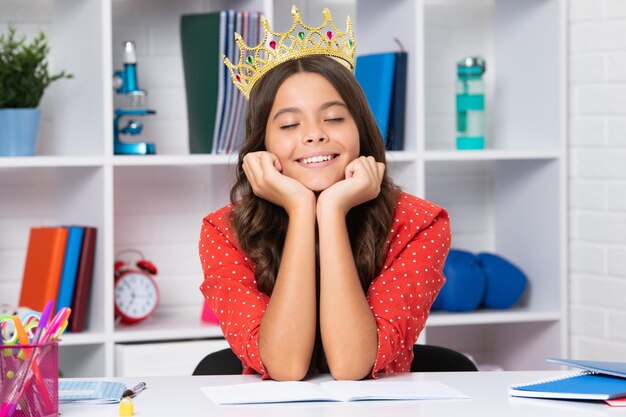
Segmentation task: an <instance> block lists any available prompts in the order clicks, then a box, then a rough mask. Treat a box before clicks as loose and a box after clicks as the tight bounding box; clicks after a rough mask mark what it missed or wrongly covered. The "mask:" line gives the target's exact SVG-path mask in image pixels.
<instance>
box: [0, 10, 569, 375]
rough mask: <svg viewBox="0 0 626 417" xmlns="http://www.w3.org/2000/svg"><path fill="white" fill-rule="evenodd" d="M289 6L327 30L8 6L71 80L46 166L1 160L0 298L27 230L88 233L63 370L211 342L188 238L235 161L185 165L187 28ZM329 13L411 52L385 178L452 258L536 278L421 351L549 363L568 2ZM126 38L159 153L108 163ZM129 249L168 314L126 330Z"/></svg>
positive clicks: (49, 131) (151, 13)
mask: <svg viewBox="0 0 626 417" xmlns="http://www.w3.org/2000/svg"><path fill="white" fill-rule="evenodd" d="M42 3H43V4H42ZM292 3H295V4H297V5H298V6H299V8H300V10H301V12H302V15H303V18H304V20H305V21H307V22H311V23H315V22H316V21H318V20H320V16H321V14H320V11H321V6H320V5H319V4H318V3H319V2H318V1H315V2H313V1H309V2H305V1H292V0H257V1H255V0H249V1H245V0H241V1H236V2H231V1H218V0H184V1H180V2H170V1H167V0H150V1H148V0H126V1H121V0H81V1H78V2H76V1H73V0H54V1H51V0H48V1H44V2H41V1H34V0H27V1H20V2H15V1H11V0H0V10H2V13H1V14H0V29H2V28H4V27H6V24H7V23H8V22H14V23H15V24H16V25H17V26H18V28H20V29H21V30H26V31H29V32H31V33H36V32H38V31H39V30H45V31H46V32H47V33H48V35H49V37H50V38H51V42H52V59H53V61H52V62H53V64H54V67H55V68H58V69H65V70H68V71H70V72H73V73H74V74H75V79H74V80H72V81H62V82H58V83H56V85H53V87H52V88H51V89H50V90H49V92H48V93H47V94H46V97H45V99H44V102H43V104H42V108H43V112H44V121H43V126H42V132H41V135H40V146H39V155H38V156H36V157H32V158H0V230H1V231H2V233H0V303H8V304H15V303H17V300H18V297H19V290H20V285H21V273H22V268H23V260H24V257H25V251H26V245H27V239H28V231H29V228H30V227H31V226H35V225H47V224H63V223H82V224H89V225H94V226H96V227H97V228H98V233H99V234H98V242H97V253H96V263H95V275H94V283H93V289H92V294H91V303H90V312H89V321H88V323H89V325H88V329H87V331H86V332H84V333H81V334H68V335H66V336H65V337H64V339H63V341H62V343H61V349H60V356H61V368H62V370H63V371H64V373H65V375H66V376H111V375H114V374H115V373H118V374H119V373H120V372H121V371H120V370H119V367H117V366H116V363H117V365H119V364H120V361H121V358H120V357H119V354H120V353H119V352H121V349H122V348H123V347H125V346H130V347H131V348H132V350H133V351H134V352H135V353H137V352H139V353H141V352H153V350H154V348H155V347H158V345H159V344H162V345H163V346H169V345H170V344H169V343H165V342H170V343H179V342H181V341H183V342H182V343H184V341H197V340H212V339H219V338H220V337H221V334H220V331H219V328H217V327H216V326H208V325H204V324H201V323H200V321H199V313H200V305H201V301H202V300H201V296H200V292H199V290H198V286H199V284H200V282H201V279H202V274H201V270H200V265H199V260H198V257H197V240H198V233H199V231H200V224H201V223H200V222H201V219H202V217H203V216H204V215H206V214H207V213H209V212H210V211H212V210H214V209H216V208H218V207H220V206H222V205H223V204H225V203H226V202H227V198H228V190H229V185H230V181H231V178H232V169H233V165H234V162H235V160H236V157H234V156H223V155H219V156H217V155H188V151H187V149H186V142H187V131H186V120H185V117H184V116H185V114H186V113H185V100H184V84H183V79H182V63H181V60H180V47H179V45H178V43H179V38H178V27H179V26H178V25H179V19H180V15H181V14H184V13H200V12H207V11H212V10H219V9H223V8H237V9H255V10H264V11H265V13H266V15H267V16H268V17H269V18H270V21H271V22H273V23H274V27H275V28H276V29H278V30H285V29H286V28H287V27H288V26H289V21H290V15H289V10H290V7H291V4H292ZM330 6H331V8H332V10H333V14H334V17H335V21H336V23H337V24H338V26H339V27H342V26H343V22H344V21H345V15H346V14H348V13H349V14H350V15H351V17H352V19H353V21H354V24H355V30H356V34H357V37H358V42H359V43H358V47H359V53H370V52H378V51H387V50H390V49H395V45H396V44H395V42H394V41H393V39H394V38H398V39H399V40H400V41H401V42H402V44H403V45H404V48H405V49H406V50H408V51H409V52H410V55H409V57H410V58H409V71H408V75H409V76H408V89H409V93H408V94H407V97H408V100H407V124H406V134H407V136H406V139H405V147H406V150H405V151H403V152H392V153H390V154H389V169H390V172H391V175H392V177H393V178H394V180H395V181H396V182H397V183H398V184H400V185H401V186H402V187H403V188H405V189H406V190H407V191H409V192H411V193H413V194H416V195H419V196H423V197H425V198H426V199H429V200H432V201H434V202H436V203H438V204H441V205H443V206H444V207H446V208H447V209H448V210H449V212H450V215H451V218H452V231H453V247H456V248H463V249H467V250H471V251H474V252H480V251H491V252H497V253H499V254H502V255H503V256H505V257H507V258H509V259H511V260H512V261H513V262H515V263H516V264H517V265H519V266H520V267H521V268H522V269H523V270H524V271H525V272H526V273H527V275H528V278H529V280H530V286H529V290H528V292H527V294H526V295H525V296H524V298H523V300H521V301H520V303H519V305H517V306H516V307H515V308H513V309H511V310H507V311H489V310H480V311H476V312H471V313H463V314H449V313H444V312H435V313H433V314H432V315H431V318H430V319H429V321H428V324H427V329H426V330H425V332H424V334H423V336H422V337H421V339H420V342H426V343H433V344H443V345H447V346H450V347H452V348H456V349H459V350H462V351H465V352H468V353H470V354H472V355H473V356H474V358H475V359H477V360H478V361H479V362H480V363H490V364H497V365H499V366H501V367H503V368H504V369H510V370H513V369H538V368H542V367H543V361H544V358H545V357H546V356H549V355H556V356H558V355H565V354H566V353H567V349H568V348H567V337H566V336H567V334H566V331H567V304H566V303H567V286H566V263H565V259H566V242H567V240H566V226H567V225H566V213H567V212H566V195H565V193H566V162H567V161H566V146H565V137H566V133H565V120H566V117H565V111H566V106H565V79H566V68H565V65H566V64H565V49H566V42H565V33H566V30H565V11H564V9H565V0H526V1H518V0H474V1H471V2H468V1H460V0H392V1H386V2H379V1H375V0H349V1H339V0H337V1H335V2H330ZM126 39H133V40H135V41H136V42H137V45H138V54H139V57H138V59H139V70H140V73H139V76H140V80H139V82H140V86H141V87H142V88H144V89H145V90H147V91H148V94H149V100H152V101H151V102H150V105H151V107H154V108H156V110H157V115H156V116H151V118H146V119H145V120H144V121H145V124H146V131H145V132H144V134H142V136H141V138H142V140H148V141H153V142H156V143H157V151H158V152H159V150H162V151H161V152H159V154H158V155H156V156H150V157H124V156H114V155H113V151H112V123H113V117H112V109H113V102H114V94H113V89H112V82H111V75H112V73H113V70H114V69H117V68H118V67H119V60H120V56H121V49H120V48H119V45H121V41H122V40H126ZM471 54H481V55H483V56H484V57H485V58H486V59H487V65H488V72H487V75H486V82H487V85H488V91H487V104H488V110H487V120H488V127H489V128H488V134H487V143H488V149H485V150H484V151H469V152H458V151H456V150H454V145H453V144H454V130H453V129H454V79H455V72H454V71H455V62H456V61H457V60H458V59H460V58H461V57H463V56H466V55H471ZM126 248H137V249H141V250H142V251H143V252H144V253H145V254H146V256H147V257H148V258H149V259H151V260H152V261H154V262H155V263H156V265H157V266H158V267H159V269H160V273H159V275H158V276H157V280H158V282H159V285H160V288H161V293H162V304H161V307H160V308H159V310H158V311H157V314H156V315H155V317H154V318H152V319H151V320H148V321H147V322H144V323H141V324H139V325H136V326H120V325H117V324H116V323H115V322H114V317H113V286H112V284H113V278H112V277H113V263H114V260H115V254H116V253H117V252H118V251H120V250H122V249H126ZM207 346H209V345H207ZM210 346H214V345H210ZM215 346H216V348H217V345H215ZM164 349H165V348H164ZM207 353H208V352H207ZM165 358H171V356H165V355H164V356H163V359H164V360H165Z"/></svg>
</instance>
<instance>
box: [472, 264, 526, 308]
mask: <svg viewBox="0 0 626 417" xmlns="http://www.w3.org/2000/svg"><path fill="white" fill-rule="evenodd" d="M478 259H479V261H480V263H481V264H482V267H483V270H484V271H485V275H486V277H487V289H486V291H485V298H484V299H483V303H484V304H485V306H486V307H488V308H495V309H507V308H510V307H511V306H513V304H515V303H516V302H517V300H519V298H520V297H521V296H522V294H523V293H524V290H525V289H526V286H527V285H528V278H527V277H526V275H525V274H524V272H522V270H521V269H519V268H518V267H517V266H515V265H514V264H513V263H511V262H510V261H508V260H506V259H504V258H503V257H501V256H498V255H494V254H491V253H480V254H478Z"/></svg>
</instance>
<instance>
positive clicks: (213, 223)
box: [199, 56, 450, 380]
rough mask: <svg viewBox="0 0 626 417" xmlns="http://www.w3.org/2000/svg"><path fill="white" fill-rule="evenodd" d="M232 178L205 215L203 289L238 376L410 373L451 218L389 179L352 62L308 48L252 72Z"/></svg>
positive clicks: (359, 376)
mask: <svg viewBox="0 0 626 417" xmlns="http://www.w3.org/2000/svg"><path fill="white" fill-rule="evenodd" d="M236 175H237V178H236V183H235V185H234V186H233V188H232V189H231V195H230V198H231V204H230V205H228V206H226V207H224V208H222V209H220V210H218V211H216V212H214V213H212V214H209V215H208V216H207V217H205V219H204V222H203V228H202V233H201V238H200V246H199V249H200V258H201V262H202V267H203V271H204V276H205V279H204V282H203V283H202V285H201V287H200V289H201V291H202V293H203V295H204V297H205V298H206V300H207V301H208V303H209V305H210V307H211V308H212V309H213V311H214V312H215V314H216V315H217V317H218V319H219V321H220V324H221V327H222V330H223V332H224V336H225V337H226V339H227V340H228V342H229V344H230V346H231V348H232V350H233V351H234V352H235V354H236V355H237V356H238V357H239V358H240V359H241V361H242V363H243V367H244V369H243V370H244V373H254V372H258V373H260V374H261V375H263V377H264V378H272V379H276V380H300V379H302V378H304V377H305V376H306V375H307V374H308V373H319V372H330V373H331V374H332V376H333V377H334V378H336V379H351V380H358V379H362V378H364V377H367V376H371V377H375V376H376V373H377V372H396V371H397V372H408V371H409V369H410V364H411V361H412V359H413V353H412V347H413V344H414V343H415V341H416V340H417V337H418V335H419V333H420V332H421V330H422V329H423V327H424V325H425V322H426V319H427V317H428V311H429V309H430V306H431V304H432V303H433V301H434V299H435V297H436V296H437V294H438V292H439V290H440V289H441V287H442V285H443V284H444V277H443V275H442V269H443V265H444V261H445V258H446V256H447V253H448V249H449V245H450V230H449V221H448V215H447V213H446V212H445V210H443V209H442V208H440V207H437V206H435V205H434V204H432V203H429V202H426V201H424V200H421V199H419V198H417V197H414V196H411V195H408V194H406V193H403V192H401V191H400V190H399V189H398V188H397V187H396V186H395V185H394V184H393V183H392V181H391V180H390V179H389V177H388V176H387V173H386V171H385V149H384V144H383V140H382V137H381V135H380V132H379V130H378V128H377V125H376V122H375V120H374V118H373V116H372V114H371V112H370V110H369V107H368V105H367V101H366V98H365V96H364V94H363V92H362V90H361V88H360V87H359V85H358V83H357V81H356V79H355V78H354V76H353V74H352V73H351V72H350V70H348V69H347V68H346V67H344V66H343V65H342V64H340V63H338V62H337V61H335V60H334V59H332V58H329V57H323V56H307V57H303V58H299V59H293V60H290V61H287V62H284V63H282V64H280V65H278V66H277V67H275V68H273V69H271V70H269V71H268V72H267V73H266V74H265V75H264V76H263V78H261V79H260V80H259V81H257V82H256V84H255V85H254V86H253V88H252V90H251V92H250V97H249V103H248V108H247V113H246V138H245V142H244V145H243V147H242V148H241V150H240V152H239V162H238V165H237V174H236Z"/></svg>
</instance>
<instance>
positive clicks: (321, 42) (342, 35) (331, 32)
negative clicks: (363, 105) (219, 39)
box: [224, 6, 356, 99]
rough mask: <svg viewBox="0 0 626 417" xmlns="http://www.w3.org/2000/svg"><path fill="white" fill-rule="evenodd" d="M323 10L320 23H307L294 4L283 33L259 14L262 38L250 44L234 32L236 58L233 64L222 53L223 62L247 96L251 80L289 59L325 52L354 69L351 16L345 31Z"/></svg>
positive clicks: (255, 80)
mask: <svg viewBox="0 0 626 417" xmlns="http://www.w3.org/2000/svg"><path fill="white" fill-rule="evenodd" d="M322 14H323V15H324V22H323V23H322V24H321V25H320V26H317V27H312V26H307V25H305V24H304V22H303V21H302V18H301V17H300V12H299V11H298V9H297V8H296V6H293V7H292V8H291V16H292V19H293V25H292V26H291V29H289V30H288V31H286V32H283V33H276V32H274V31H273V30H272V28H271V27H270V24H269V22H268V21H267V19H266V18H265V17H264V16H261V26H262V27H263V40H262V41H261V43H259V44H258V45H257V46H255V47H253V48H251V47H249V46H248V45H246V43H245V41H244V40H243V39H242V37H241V36H240V35H239V34H238V33H235V42H236V43H237V47H239V62H238V63H237V65H234V64H233V63H232V62H231V61H230V60H229V59H228V58H227V57H226V56H225V57H224V64H226V66H227V67H228V69H229V70H230V74H231V78H232V80H233V83H234V84H235V86H236V87H237V88H238V89H239V90H240V91H241V93H242V94H243V95H244V97H245V98H246V99H247V98H248V97H249V96H250V90H252V87H253V86H254V84H255V83H256V82H257V81H259V80H260V79H261V77H263V75H264V74H265V73H267V72H268V71H270V70H271V69H272V68H274V67H275V66H277V65H279V64H282V63H283V62H286V61H289V60H291V59H298V58H303V57H305V56H310V55H327V56H332V57H335V58H340V59H342V60H343V61H345V62H346V63H347V64H348V67H349V69H350V70H352V71H354V63H355V60H356V40H355V39H354V33H353V32H352V22H351V21H350V16H348V18H347V21H346V31H345V32H342V31H340V30H339V29H337V27H336V26H335V24H334V23H333V18H332V16H331V15H330V10H328V9H327V8H324V10H323V12H322ZM307 32H308V33H307ZM269 34H271V35H272V36H269ZM268 38H269V40H268Z"/></svg>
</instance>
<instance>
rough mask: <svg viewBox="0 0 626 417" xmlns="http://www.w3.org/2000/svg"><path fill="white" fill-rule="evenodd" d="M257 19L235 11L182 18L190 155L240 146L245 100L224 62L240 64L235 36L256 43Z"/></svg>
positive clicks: (250, 13) (228, 150)
mask: <svg viewBox="0 0 626 417" xmlns="http://www.w3.org/2000/svg"><path fill="white" fill-rule="evenodd" d="M260 17H261V14H260V13H259V12H253V11H235V10H223V11H220V12H213V13H204V14H193V15H184V16H182V17H181V24H180V35H181V46H182V54H183V67H184V74H185V91H186V95H187V119H188V123H189V151H190V152H191V153H193V154H197V153H213V154H227V153H231V152H233V151H235V150H237V149H238V148H239V147H240V146H241V143H242V142H243V138H244V134H245V132H244V127H245V121H244V116H245V112H246V99H245V98H244V97H243V95H242V94H241V93H240V92H239V90H238V89H237V88H236V87H235V86H234V85H233V83H232V81H231V75H230V72H229V71H228V68H226V66H225V65H224V59H223V57H224V56H227V57H228V58H229V59H230V60H231V62H233V63H237V62H238V61H239V49H238V48H237V46H236V45H235V41H234V39H235V32H237V33H239V34H240V35H241V36H242V38H243V39H244V41H245V42H246V44H248V45H257V44H258V43H259V42H260V41H261V33H262V29H261V25H260Z"/></svg>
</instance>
